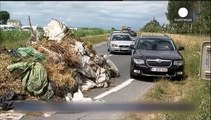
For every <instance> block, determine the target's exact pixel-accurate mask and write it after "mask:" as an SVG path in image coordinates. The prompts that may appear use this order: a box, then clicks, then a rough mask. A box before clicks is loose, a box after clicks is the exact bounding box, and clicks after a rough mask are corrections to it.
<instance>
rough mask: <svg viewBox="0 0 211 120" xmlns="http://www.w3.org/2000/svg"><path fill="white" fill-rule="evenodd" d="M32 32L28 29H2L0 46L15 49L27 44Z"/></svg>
mask: <svg viewBox="0 0 211 120" xmlns="http://www.w3.org/2000/svg"><path fill="white" fill-rule="evenodd" d="M30 35H31V33H30V32H27V31H18V30H12V31H0V46H5V47H6V48H7V49H14V48H17V47H20V46H21V45H24V44H26V41H27V40H28V39H29V37H30Z"/></svg>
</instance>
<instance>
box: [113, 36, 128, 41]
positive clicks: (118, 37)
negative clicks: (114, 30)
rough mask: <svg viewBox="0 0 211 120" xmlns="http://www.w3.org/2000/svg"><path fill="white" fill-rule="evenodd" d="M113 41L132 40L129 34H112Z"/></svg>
mask: <svg viewBox="0 0 211 120" xmlns="http://www.w3.org/2000/svg"><path fill="white" fill-rule="evenodd" d="M112 40H113V41H132V40H131V38H130V36H129V35H113V38H112Z"/></svg>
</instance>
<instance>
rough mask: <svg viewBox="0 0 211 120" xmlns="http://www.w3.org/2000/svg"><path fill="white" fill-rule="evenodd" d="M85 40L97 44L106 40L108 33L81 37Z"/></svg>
mask: <svg viewBox="0 0 211 120" xmlns="http://www.w3.org/2000/svg"><path fill="white" fill-rule="evenodd" d="M80 39H81V40H82V41H84V42H88V43H91V44H96V43H100V42H104V41H106V40H107V39H108V34H103V35H95V36H88V37H81V38H80Z"/></svg>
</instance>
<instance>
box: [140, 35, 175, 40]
mask: <svg viewBox="0 0 211 120" xmlns="http://www.w3.org/2000/svg"><path fill="white" fill-rule="evenodd" d="M140 38H161V39H165V40H171V38H170V37H169V36H167V35H141V36H140Z"/></svg>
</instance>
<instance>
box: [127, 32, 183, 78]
mask: <svg viewBox="0 0 211 120" xmlns="http://www.w3.org/2000/svg"><path fill="white" fill-rule="evenodd" d="M130 48H131V49H132V53H131V54H132V55H131V65H130V77H131V78H134V77H138V76H139V77H140V76H155V77H171V78H172V77H178V78H183V76H184V60H183V57H182V55H181V54H180V53H179V51H180V50H184V47H181V46H180V47H178V48H177V47H176V45H175V43H174V42H173V40H172V39H171V38H170V37H168V36H166V35H164V36H155V35H148V36H147V35H146V36H141V37H139V38H138V39H137V40H136V42H135V44H132V45H131V46H130Z"/></svg>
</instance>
